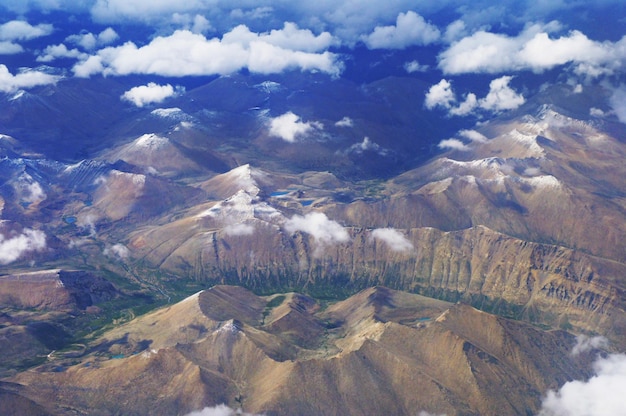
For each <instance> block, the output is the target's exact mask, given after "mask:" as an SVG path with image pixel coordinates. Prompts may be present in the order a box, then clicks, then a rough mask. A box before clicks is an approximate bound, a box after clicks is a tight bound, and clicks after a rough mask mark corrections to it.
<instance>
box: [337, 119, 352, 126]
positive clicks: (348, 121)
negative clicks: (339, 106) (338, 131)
mask: <svg viewBox="0 0 626 416" xmlns="http://www.w3.org/2000/svg"><path fill="white" fill-rule="evenodd" d="M335 126H337V127H353V126H354V121H353V120H352V119H351V118H350V117H344V118H342V119H341V120H339V121H338V122H336V123H335Z"/></svg>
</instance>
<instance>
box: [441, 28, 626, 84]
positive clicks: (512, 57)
mask: <svg viewBox="0 0 626 416" xmlns="http://www.w3.org/2000/svg"><path fill="white" fill-rule="evenodd" d="M558 30H561V25H560V24H559V23H557V22H551V23H548V24H547V25H539V24H534V25H529V26H527V27H526V28H525V29H524V30H522V31H521V32H520V33H519V34H518V35H517V36H508V35H504V34H498V33H492V32H487V31H484V30H480V31H477V32H475V33H473V34H471V35H469V36H466V37H464V38H462V39H460V40H458V41H456V42H453V43H452V44H451V46H450V47H449V48H448V49H447V50H445V51H443V52H442V53H441V54H440V55H439V67H440V68H441V69H442V70H443V72H444V73H446V74H463V73H499V72H506V71H519V70H531V71H534V72H543V71H545V70H548V69H551V68H554V67H556V66H560V65H565V64H572V65H573V70H574V72H575V73H577V74H579V75H583V76H587V77H597V76H599V75H602V74H607V73H609V74H610V73H613V72H614V71H615V70H617V69H619V68H622V67H623V66H624V63H625V61H626V37H624V38H622V39H621V40H619V41H617V42H609V41H606V42H599V41H594V40H591V39H589V38H588V37H587V36H586V35H585V34H584V33H582V32H580V31H576V30H574V31H571V32H569V33H567V34H566V35H562V36H559V37H551V34H552V33H554V32H556V31H558Z"/></svg>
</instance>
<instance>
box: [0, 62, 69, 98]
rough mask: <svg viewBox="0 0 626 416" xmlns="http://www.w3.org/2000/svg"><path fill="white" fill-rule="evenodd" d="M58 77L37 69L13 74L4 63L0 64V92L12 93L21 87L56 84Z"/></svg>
mask: <svg viewBox="0 0 626 416" xmlns="http://www.w3.org/2000/svg"><path fill="white" fill-rule="evenodd" d="M59 79H60V77H58V76H56V75H50V74H46V73H44V72H39V71H26V72H21V73H19V74H16V75H13V74H11V73H10V72H9V69H8V68H7V67H6V65H3V64H0V92H4V93H12V92H15V91H17V90H19V89H22V88H32V87H35V86H38V85H47V84H56V82H57V81H58V80H59Z"/></svg>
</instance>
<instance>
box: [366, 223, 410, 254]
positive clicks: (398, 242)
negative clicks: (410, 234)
mask: <svg viewBox="0 0 626 416" xmlns="http://www.w3.org/2000/svg"><path fill="white" fill-rule="evenodd" d="M372 238H374V239H376V240H381V241H383V242H384V243H385V244H386V245H387V246H388V247H389V248H390V249H391V250H393V251H409V250H412V249H413V243H411V241H409V239H408V238H406V237H405V236H404V234H402V233H401V232H400V231H398V230H396V229H393V228H377V229H375V230H374V231H372Z"/></svg>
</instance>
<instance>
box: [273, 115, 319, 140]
mask: <svg viewBox="0 0 626 416" xmlns="http://www.w3.org/2000/svg"><path fill="white" fill-rule="evenodd" d="M300 120H301V119H300V116H297V115H295V114H294V113H292V112H291V111H289V112H287V113H285V114H283V115H280V116H278V117H275V118H273V119H272V120H271V121H270V131H269V133H270V135H271V136H274V137H280V138H281V139H283V140H284V141H286V142H290V143H294V142H295V141H296V140H297V139H298V137H301V136H303V135H306V134H307V133H310V132H311V131H314V130H321V129H323V128H324V125H323V124H322V123H319V122H317V121H307V122H303V121H300Z"/></svg>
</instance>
